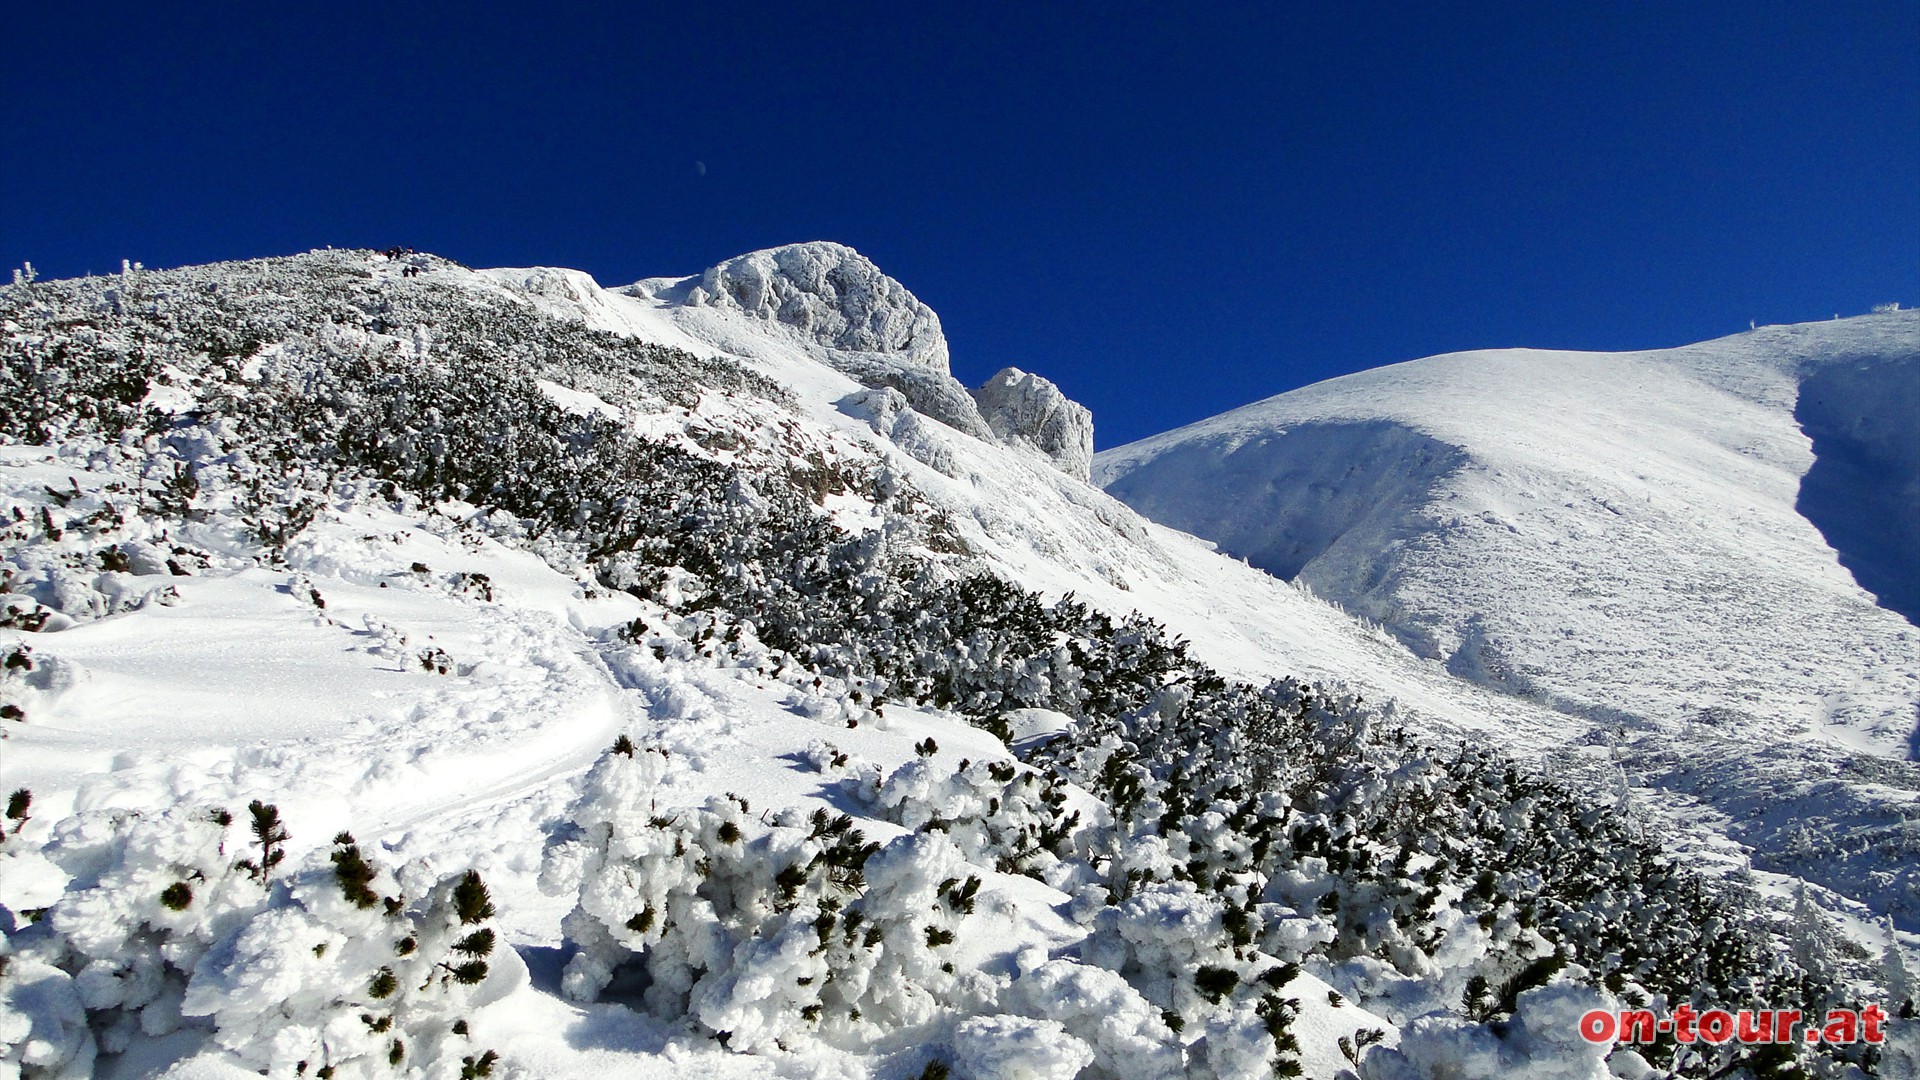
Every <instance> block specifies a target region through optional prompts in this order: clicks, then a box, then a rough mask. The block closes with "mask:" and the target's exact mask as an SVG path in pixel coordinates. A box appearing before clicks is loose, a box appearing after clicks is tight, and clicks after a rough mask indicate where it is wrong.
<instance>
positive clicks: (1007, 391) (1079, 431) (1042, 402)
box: [973, 367, 1093, 480]
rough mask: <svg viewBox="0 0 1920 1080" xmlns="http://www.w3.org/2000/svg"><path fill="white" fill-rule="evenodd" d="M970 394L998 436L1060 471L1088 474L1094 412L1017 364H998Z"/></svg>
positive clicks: (1075, 474)
mask: <svg viewBox="0 0 1920 1080" xmlns="http://www.w3.org/2000/svg"><path fill="white" fill-rule="evenodd" d="M973 399H974V400H975V401H977V402H979V404H980V415H981V416H983V417H984V418H985V419H986V421H987V426H988V427H989V428H991V429H992V430H993V433H994V435H995V436H997V437H998V438H999V439H1000V440H1001V441H1002V442H1006V443H1010V444H1012V445H1015V446H1024V447H1028V448H1030V449H1033V450H1035V451H1038V452H1039V453H1040V454H1041V455H1043V456H1045V457H1047V458H1049V459H1051V460H1052V461H1053V463H1054V465H1056V466H1058V467H1059V469H1060V471H1061V472H1063V473H1066V474H1067V475H1068V476H1072V477H1077V478H1079V479H1081V480H1085V479H1087V475H1088V471H1089V470H1090V469H1091V468H1092V465H1093V413H1092V412H1090V411H1088V409H1087V407H1086V406H1085V405H1082V404H1080V403H1079V402H1077V401H1072V400H1069V399H1068V398H1067V395H1065V394H1063V393H1061V392H1060V388H1059V387H1058V386H1055V385H1054V384H1053V383H1052V382H1050V381H1049V380H1047V379H1043V378H1041V377H1040V376H1038V375H1030V374H1028V373H1026V372H1024V371H1021V370H1020V369H1019V368H1015V367H1009V368H1001V369H1000V372H999V373H998V374H996V375H995V376H994V377H993V378H991V379H988V380H987V381H986V383H985V384H983V385H982V386H981V387H980V389H978V390H975V391H974V392H973Z"/></svg>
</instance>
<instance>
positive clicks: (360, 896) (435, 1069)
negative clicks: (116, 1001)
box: [182, 834, 517, 1080]
mask: <svg viewBox="0 0 1920 1080" xmlns="http://www.w3.org/2000/svg"><path fill="white" fill-rule="evenodd" d="M329 862H330V863H331V865H330V866H328V867H314V868H312V869H309V870H305V871H303V872H301V873H300V874H298V875H296V876H294V878H293V879H292V880H291V881H290V882H288V883H287V886H286V888H285V890H284V900H282V901H281V902H279V903H276V904H275V905H273V906H272V907H271V908H269V909H268V910H266V911H263V912H261V913H260V914H258V915H256V916H255V917H254V918H253V919H251V920H250V921H249V922H248V923H247V924H246V926H245V927H244V928H243V929H241V930H240V931H239V932H237V933H234V934H229V935H227V936H226V937H224V938H223V939H222V940H221V941H220V942H219V943H218V944H217V945H216V946H215V947H214V948H213V949H211V950H210V951H209V952H208V953H207V955H206V957H205V958H204V959H203V960H202V961H201V962H200V963H199V964H198V965H197V966H196V967H195V969H194V971H193V975H192V978H191V980H190V981H189V982H188V984H187V987H186V995H185V999H184V1001H183V1003H182V1011H183V1012H184V1013H185V1014H187V1015H189V1016H204V1017H208V1018H210V1019H211V1021H212V1023H213V1028H214V1034H213V1042H214V1043H215V1044H217V1045H219V1046H221V1047H223V1048H225V1049H226V1050H227V1051H228V1052H229V1053H230V1054H232V1055H233V1056H234V1058H235V1059H237V1060H238V1061H240V1062H241V1063H243V1064H245V1065H247V1066H249V1067H252V1068H257V1069H260V1070H262V1071H264V1072H266V1073H268V1074H269V1075H273V1076H294V1075H301V1076H306V1075H312V1076H316V1077H321V1078H323V1080H324V1078H331V1080H347V1078H349V1077H388V1076H403V1077H425V1076H433V1077H452V1076H455V1075H458V1073H459V1071H460V1069H461V1067H462V1065H464V1064H467V1063H469V1061H471V1062H474V1063H477V1062H479V1061H480V1060H482V1059H483V1058H486V1057H487V1053H486V1051H484V1050H482V1049H479V1048H476V1047H475V1046H473V1044H472V1041H471V1039H470V1038H469V1036H468V1034H467V1030H468V1028H467V1017H468V1016H469V1015H470V1013H471V1012H472V1010H473V1009H474V1008H476V1007H478V1006H479V1005H482V1004H485V1003H487V1002H488V1001H491V1000H494V999H496V998H497V997H499V996H500V995H501V994H502V993H504V992H505V991H506V990H508V989H511V987H512V984H513V982H514V976H513V975H512V974H510V973H508V972H510V971H511V970H512V969H513V968H517V961H513V960H511V959H510V958H509V954H510V952H511V950H509V949H507V948H506V947H505V946H504V944H503V943H502V942H501V941H500V940H499V933H498V929H497V928H496V927H495V925H494V923H493V918H494V915H495V911H494V907H493V902H492V900H491V898H490V897H489V896H488V893H487V888H486V884H485V882H483V881H482V880H481V878H480V875H479V874H477V873H475V872H474V871H471V870H469V871H465V872H463V873H459V874H454V875H450V876H447V877H445V878H442V879H441V880H439V881H437V882H434V883H432V884H431V886H430V887H428V888H427V889H426V891H425V894H424V895H423V896H421V897H419V898H418V899H416V900H412V901H409V900H408V899H407V898H406V897H405V895H404V894H403V893H402V892H401V890H400V887H399V883H398V882H397V881H396V880H395V879H394V876H393V875H392V874H391V873H390V872H389V871H387V870H386V869H384V868H382V867H378V866H376V865H375V864H373V863H371V862H369V861H368V860H367V858H366V856H365V855H364V854H363V853H362V852H361V850H360V847H359V845H358V844H356V843H355V842H354V840H353V838H352V837H351V836H348V835H345V834H342V835H341V836H339V837H337V838H336V839H335V842H334V848H333V850H332V852H331V853H330V856H329ZM502 959H508V960H509V968H508V971H496V965H497V964H498V963H499V961H501V960H502ZM489 1067H490V1065H489Z"/></svg>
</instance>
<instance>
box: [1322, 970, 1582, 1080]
mask: <svg viewBox="0 0 1920 1080" xmlns="http://www.w3.org/2000/svg"><path fill="white" fill-rule="evenodd" d="M1578 974H1580V975H1584V974H1585V973H1584V972H1578ZM1618 1007H1619V1003H1618V1002H1617V1001H1616V1000H1615V999H1614V998H1612V997H1611V996H1610V995H1607V994H1604V993H1601V992H1599V991H1596V990H1593V989H1592V988H1591V987H1588V986H1585V985H1582V984H1581V983H1579V982H1574V981H1559V982H1553V983H1550V984H1548V985H1545V986H1539V987H1535V988H1533V989H1531V990H1528V991H1526V992H1525V993H1523V994H1521V995H1520V996H1519V999H1518V1001H1517V1002H1516V1004H1515V1008H1514V1011H1513V1017H1512V1019H1511V1021H1509V1022H1507V1023H1503V1024H1500V1025H1497V1026H1496V1025H1490V1024H1483V1023H1474V1022H1473V1021H1470V1020H1465V1019H1461V1018H1459V1017H1454V1016H1442V1015H1436V1016H1427V1017H1422V1018H1420V1019H1417V1020H1415V1021H1414V1022H1413V1023H1411V1024H1409V1025H1408V1026H1407V1027H1405V1028H1403V1029H1402V1030H1401V1034H1400V1044H1399V1046H1398V1047H1397V1048H1393V1049H1388V1048H1385V1047H1375V1048H1374V1049H1373V1050H1371V1051H1370V1052H1368V1053H1367V1054H1366V1056H1365V1057H1363V1058H1362V1059H1361V1062H1360V1076H1361V1080H1425V1078H1427V1077H1434V1076H1446V1077H1455V1078H1458V1080H1505V1078H1506V1077H1510V1076H1527V1077H1537V1078H1539V1080H1610V1078H1611V1077H1612V1075H1613V1074H1612V1073H1611V1072H1610V1071H1609V1069H1608V1067H1607V1053H1608V1051H1609V1050H1610V1049H1611V1046H1609V1045H1608V1044H1604V1043H1590V1042H1588V1041H1586V1040H1585V1039H1584V1038H1582V1037H1581V1035H1580V1018H1581V1017H1582V1016H1584V1015H1586V1013H1587V1012H1588V1011H1589V1010H1593V1009H1606V1010H1612V1009H1617V1008H1618Z"/></svg>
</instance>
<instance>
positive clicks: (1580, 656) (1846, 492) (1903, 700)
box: [1096, 312, 1920, 918]
mask: <svg viewBox="0 0 1920 1080" xmlns="http://www.w3.org/2000/svg"><path fill="white" fill-rule="evenodd" d="M1916 430H1920V313H1913V312H1894V313H1879V314H1874V315H1869V316H1862V317H1859V318H1854V319H1846V320H1839V321H1835V322H1830V323H1809V324H1804V325H1796V326H1779V327H1767V328H1764V329H1760V330H1757V331H1754V332H1752V333H1746V334H1740V335H1737V336H1734V337H1730V338H1725V339H1721V340H1718V341H1712V342H1707V343H1704V344H1700V345H1694V346H1689V347H1686V348H1680V349H1670V350H1660V351H1653V352H1644V353H1623V354H1594V353H1563V352H1541V351H1527V350H1504V351H1494V352H1471V353H1458V354H1450V355H1446V356H1438V357H1433V358H1430V359H1426V360H1417V361H1413V362H1410V363H1404V364H1398V365H1394V366H1391V367H1385V368H1380V369H1376V370H1372V371H1366V372H1361V373H1359V374H1355V375H1351V376H1347V377H1344V378H1340V379H1334V380H1330V381H1328V382H1325V383H1320V384H1317V385H1315V386H1311V387H1307V388H1305V389H1302V390H1298V391H1294V392H1291V393H1287V394H1282V395H1280V396H1278V397H1274V398H1270V399H1267V400H1265V401H1261V402H1258V403H1255V404H1252V405H1248V406H1245V407H1242V408H1240V409H1236V410H1233V411H1232V412H1228V413H1225V414H1222V415H1221V416H1218V417H1214V418H1212V419H1209V420H1205V421H1202V422H1200V423H1197V424H1194V425H1190V426H1188V427H1185V428H1182V429H1179V430H1177V431H1172V432H1168V433H1166V434H1163V435H1159V436H1155V437H1153V438H1150V439H1146V440H1143V441H1141V442H1138V443H1134V444H1131V445H1129V446H1124V447H1119V448H1117V449H1113V450H1109V451H1106V452H1104V453H1102V454H1100V455H1099V457H1098V459H1097V464H1096V479H1097V481H1098V482H1099V483H1101V484H1102V485H1103V486H1104V487H1105V488H1106V489H1107V491H1108V492H1109V493H1111V494H1114V495H1116V496H1118V497H1120V498H1121V499H1123V500H1125V501H1126V502H1127V503H1128V504H1129V505H1131V506H1132V507H1134V508H1135V509H1137V510H1139V511H1141V512H1142V513H1144V514H1146V515H1147V516H1149V517H1151V518H1153V519H1155V520H1156V521H1159V522H1162V523H1164V524H1167V525H1171V526H1174V527H1176V528H1180V529H1184V530H1187V531H1190V532H1193V533H1194V534H1196V535H1199V536H1204V537H1207V538H1208V539H1211V540H1214V541H1216V542H1218V543H1219V544H1220V546H1221V548H1222V550H1224V551H1226V552H1229V553H1231V554H1235V555H1239V556H1242V557H1244V558H1246V559H1248V560H1249V561H1250V562H1251V563H1252V564H1253V565H1255V566H1259V567H1261V568H1263V569H1266V570H1268V571H1270V572H1271V573H1273V574H1275V575H1277V576H1279V577H1283V578H1287V579H1290V580H1296V581H1299V582H1301V583H1304V584H1306V585H1308V586H1310V587H1311V588H1312V589H1313V591H1314V592H1315V593H1316V594H1317V595H1320V596H1323V597H1326V598H1329V599H1331V600H1334V601H1336V602H1338V603H1339V604H1341V605H1342V606H1344V607H1346V608H1348V609H1349V610H1352V611H1354V612H1356V613H1358V614H1361V615H1364V616H1366V617H1368V618H1371V619H1375V620H1378V621H1379V622H1380V623H1381V624H1383V625H1384V626H1385V627H1387V629H1388V630H1389V631H1390V632H1391V633H1392V634H1393V635H1394V636H1395V637H1396V638H1397V639H1398V640H1400V641H1402V642H1405V643H1406V644H1407V645H1408V646H1409V647H1410V648H1411V649H1413V650H1414V651H1415V652H1417V653H1418V654H1420V655H1422V656H1424V657H1427V658H1430V659H1432V660H1434V661H1436V662H1439V663H1444V664H1445V665H1446V667H1447V669H1448V670H1449V671H1451V672H1453V673H1454V674H1456V675H1459V676H1461V677H1463V678H1465V679H1468V680H1471V681H1473V682H1476V683H1478V684H1480V685H1484V686H1488V687H1493V688H1497V689H1499V690H1501V691H1503V692H1505V693H1508V694H1511V695H1512V696H1513V697H1514V698H1515V699H1516V700H1522V701H1528V702H1534V703H1538V704H1542V705H1546V706H1549V707H1551V708H1553V709H1555V710H1556V711H1559V712H1561V713H1563V714H1565V716H1566V717H1567V722H1566V726H1565V728H1564V735H1563V737H1564V738H1565V739H1566V740H1567V741H1568V742H1569V743H1572V742H1576V741H1580V740H1582V739H1583V738H1586V737H1587V734H1588V732H1589V731H1590V730H1591V731H1592V732H1594V733H1596V737H1609V738H1613V739H1624V740H1626V741H1627V742H1628V743H1629V744H1630V745H1631V746H1632V747H1634V748H1635V760H1636V761H1637V762H1638V768H1639V769H1640V770H1641V771H1642V775H1643V777H1644V779H1645V782H1648V783H1651V784H1653V785H1654V786H1656V787H1659V788H1664V789H1670V790H1674V791H1679V792H1686V793H1690V794H1691V795H1694V796H1698V797H1700V798H1703V799H1705V800H1706V801H1708V802H1709V803H1712V804H1715V805H1717V806H1719V807H1721V808H1722V809H1723V810H1724V812H1725V813H1727V814H1728V815H1729V816H1730V817H1731V818H1732V819H1734V822H1735V824H1734V826H1733V828H1734V830H1735V832H1736V834H1737V835H1739V836H1740V837H1741V838H1742V839H1743V840H1745V841H1747V842H1748V843H1751V844H1755V845H1756V846H1758V847H1759V848H1760V849H1761V862H1762V864H1763V865H1767V864H1771V865H1773V866H1774V867H1776V868H1778V867H1785V868H1789V869H1792V870H1794V871H1795V872H1801V873H1811V874H1812V875H1813V876H1815V877H1816V878H1819V879H1822V880H1825V881H1827V883H1829V884H1832V885H1834V886H1835V887H1838V888H1842V889H1843V890H1845V891H1849V892H1852V893H1853V894H1854V895H1862V896H1865V895H1869V894H1871V895H1872V897H1873V899H1874V900H1875V902H1876V906H1882V907H1885V906H1894V907H1897V908H1898V909H1899V910H1901V911H1902V912H1904V913H1905V914H1906V916H1907V917H1909V918H1910V917H1913V915H1915V914H1916V913H1920V906H1916V903H1915V901H1916V896H1915V893H1914V891H1913V883H1912V881H1911V880H1904V881H1902V882H1901V883H1900V884H1899V885H1898V886H1897V887H1894V888H1886V887H1884V886H1885V882H1884V879H1882V881H1881V885H1880V886H1869V885H1866V884H1865V882H1864V881H1863V880H1862V879H1863V878H1865V877H1867V876H1868V869H1869V868H1868V867H1865V866H1863V865H1862V864H1861V863H1860V862H1858V861H1854V862H1851V863H1849V864H1848V865H1846V866H1844V867H1841V866H1834V865H1826V864H1827V863H1829V862H1831V861H1832V860H1833V855H1832V854H1831V852H1829V851H1828V850H1827V849H1825V848H1824V847H1823V846H1822V845H1821V842H1820V840H1819V839H1818V833H1819V831H1820V830H1821V829H1822V828H1823V827H1831V828H1836V829H1839V830H1840V831H1841V832H1843V833H1844V834H1847V835H1849V836H1850V837H1851V842H1854V843H1867V842H1869V840H1868V838H1870V837H1871V838H1874V842H1886V841H1889V840H1891V841H1892V842H1893V844H1894V846H1893V847H1892V848H1890V849H1888V850H1887V851H1886V852H1885V854H1886V855H1889V856H1893V861H1894V863H1895V865H1898V864H1900V863H1903V862H1904V863H1906V864H1907V865H1908V866H1910V865H1911V862H1910V860H1911V859H1912V857H1913V854H1914V849H1913V848H1912V847H1911V846H1910V845H1911V842H1910V841H1906V842H1904V843H1903V842H1901V839H1900V833H1901V831H1902V829H1903V828H1904V826H1903V825H1902V824H1901V823H1902V822H1907V821H1911V820H1912V819H1913V817H1914V815H1915V814H1916V813H1917V812H1920V803H1917V802H1916V794H1917V793H1920V769H1917V768H1916V767H1915V766H1914V765H1912V764H1910V763H1909V762H1910V760H1912V759H1915V758H1920V728H1917V727H1916V723H1917V722H1920V629H1916V625H1915V624H1916V622H1917V621H1920V606H1916V604H1915V588H1916V584H1917V583H1920V569H1916V568H1920V530H1916V528H1915V520H1916V519H1915V517H1914V514H1915V512H1916V511H1915V507H1916V506H1920V456H1916V447H1920V440H1916V439H1915V438H1914V436H1913V433H1914V432H1915V431H1916ZM1608 733H1611V735H1609V734H1608ZM1629 767H1630V768H1633V767H1634V766H1629ZM1889 826H1891V829H1889V828H1888V827H1889ZM1802 827H1804V828H1806V829H1808V830H1809V833H1808V836H1809V837H1811V839H1803V838H1802V837H1801V835H1800V832H1799V830H1800V828H1802ZM1790 847H1794V848H1797V849H1798V848H1804V850H1798V851H1797V854H1795V855H1792V856H1789V855H1788V854H1787V850H1788V848H1790Z"/></svg>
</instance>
